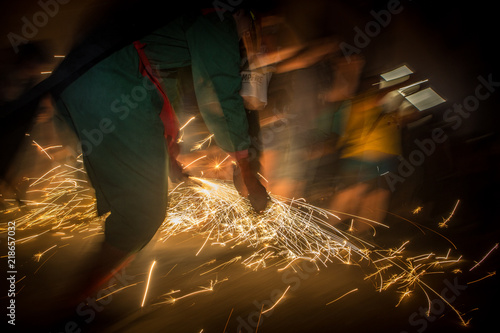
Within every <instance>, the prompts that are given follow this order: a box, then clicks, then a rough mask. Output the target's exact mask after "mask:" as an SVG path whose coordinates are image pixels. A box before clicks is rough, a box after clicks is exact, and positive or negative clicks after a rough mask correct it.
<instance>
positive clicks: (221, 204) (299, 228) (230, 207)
mask: <svg viewBox="0 0 500 333" xmlns="http://www.w3.org/2000/svg"><path fill="white" fill-rule="evenodd" d="M194 181H195V182H194V183H193V184H185V185H184V186H179V187H177V188H176V189H175V190H173V191H172V192H171V193H170V208H169V211H168V218H167V219H166V221H165V223H164V224H163V225H162V227H161V228H160V230H159V232H160V235H161V239H162V240H163V241H164V240H167V239H168V238H169V237H172V236H174V235H177V234H179V233H182V232H194V233H199V234H203V235H204V236H205V243H204V244H203V246H205V244H206V243H208V242H210V244H219V245H224V246H228V245H229V246H237V245H239V244H244V245H246V246H248V245H249V246H250V247H252V248H254V249H255V251H254V252H253V253H251V254H250V255H249V256H248V257H247V258H245V259H243V261H242V262H243V264H245V265H246V266H247V267H250V268H253V269H258V268H260V267H267V266H268V262H271V261H272V260H276V259H277V261H278V262H285V263H287V262H289V261H294V260H297V259H303V260H309V261H315V262H319V263H321V264H323V265H327V263H328V262H331V261H332V260H333V259H334V258H336V259H338V260H340V261H341V262H344V263H349V262H351V257H352V256H354V255H357V256H358V257H359V258H360V259H362V258H365V257H366V255H365V251H364V249H363V248H361V247H359V246H356V245H354V243H353V242H352V241H351V240H350V239H349V237H348V235H347V234H346V233H345V232H342V231H340V230H338V229H336V228H334V227H332V226H331V225H330V224H328V223H327V222H325V219H326V218H327V217H333V218H335V215H333V214H332V213H330V212H328V211H326V210H322V209H319V208H317V207H314V206H312V205H309V204H308V203H306V202H305V201H303V200H293V199H292V200H290V199H286V198H281V197H276V196H273V200H272V203H271V205H270V206H269V207H268V208H267V209H266V211H265V212H263V213H262V214H256V213H254V212H253V211H252V210H251V207H250V205H249V202H248V200H247V199H246V198H243V197H242V196H241V195H240V194H239V193H238V191H237V190H236V189H235V188H234V186H232V185H231V184H229V183H226V182H224V181H219V180H207V179H202V178H194ZM203 246H202V247H203ZM200 251H201V249H200Z"/></svg>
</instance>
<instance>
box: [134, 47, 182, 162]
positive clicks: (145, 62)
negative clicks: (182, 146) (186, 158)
mask: <svg viewBox="0 0 500 333" xmlns="http://www.w3.org/2000/svg"><path fill="white" fill-rule="evenodd" d="M145 46H146V44H145V43H141V42H139V41H135V42H134V47H135V49H136V50H137V54H138V55H139V59H140V64H139V70H140V71H141V74H142V75H143V76H145V77H147V78H149V80H150V81H151V82H152V83H153V84H154V85H155V87H156V89H157V90H158V92H159V93H160V94H161V96H162V97H163V106H162V109H161V112H160V118H161V120H162V122H163V126H164V127H165V131H164V135H165V138H166V140H167V145H168V152H169V154H170V155H171V156H173V157H174V158H176V157H177V155H178V154H179V145H178V143H177V136H178V135H179V121H178V119H177V116H176V115H175V112H174V109H173V108H172V105H171V104H170V101H169V100H168V97H167V94H166V93H165V91H163V88H162V86H161V84H160V81H158V78H157V77H156V76H155V75H154V74H153V68H152V67H151V64H150V63H149V59H148V57H147V56H146V53H145V52H144V47H145Z"/></svg>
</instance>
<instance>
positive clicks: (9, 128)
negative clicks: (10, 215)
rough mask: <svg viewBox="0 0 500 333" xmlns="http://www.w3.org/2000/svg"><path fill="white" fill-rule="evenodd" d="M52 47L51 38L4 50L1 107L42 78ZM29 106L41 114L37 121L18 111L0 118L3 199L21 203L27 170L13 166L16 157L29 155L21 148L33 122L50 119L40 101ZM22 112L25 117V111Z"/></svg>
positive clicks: (0, 190) (30, 165)
mask: <svg viewBox="0 0 500 333" xmlns="http://www.w3.org/2000/svg"><path fill="white" fill-rule="evenodd" d="M49 49H50V47H49V45H48V43H47V42H45V41H33V42H29V43H26V44H22V45H20V46H19V51H18V52H17V53H14V52H13V50H12V49H10V48H9V49H4V50H2V52H1V57H0V58H1V62H0V108H2V109H3V108H4V107H7V106H9V105H10V104H11V103H14V101H16V100H17V99H18V98H20V96H22V95H23V94H24V93H26V92H27V91H29V90H30V89H31V88H33V87H34V86H35V85H36V84H37V83H38V82H40V81H41V79H42V78H41V75H40V72H41V71H43V70H44V69H46V66H48V65H49V64H50V57H49V55H48V54H49ZM29 109H30V113H31V114H32V115H35V116H37V117H38V119H37V120H36V121H25V119H24V118H20V119H19V118H18V115H16V114H13V116H10V117H6V118H3V119H2V121H0V145H1V149H0V151H2V155H3V156H2V159H1V163H0V194H1V196H0V203H1V202H3V201H4V199H5V198H9V199H15V200H17V202H18V204H21V201H20V199H22V193H21V192H22V191H21V190H20V189H19V185H20V182H21V181H22V179H23V177H24V176H25V175H26V173H25V174H23V173H22V171H23V170H20V167H19V166H18V165H15V166H13V165H12V161H19V160H21V159H23V158H26V156H27V155H26V153H24V154H23V153H20V152H19V151H20V150H21V149H23V148H24V150H26V148H25V146H26V133H28V132H29V131H30V129H31V127H32V125H33V123H38V124H40V123H41V122H44V121H45V120H47V119H42V118H43V115H44V113H43V108H42V107H39V105H38V103H36V104H33V105H29ZM46 110H47V109H46ZM19 116H21V117H22V115H19ZM28 145H30V143H28ZM35 153H36V152H35ZM30 156H33V155H30ZM33 166H34V165H33V161H30V162H29V163H28V164H26V165H23V166H22V167H23V168H25V169H26V168H33ZM24 171H26V170H24ZM2 204H3V203H2Z"/></svg>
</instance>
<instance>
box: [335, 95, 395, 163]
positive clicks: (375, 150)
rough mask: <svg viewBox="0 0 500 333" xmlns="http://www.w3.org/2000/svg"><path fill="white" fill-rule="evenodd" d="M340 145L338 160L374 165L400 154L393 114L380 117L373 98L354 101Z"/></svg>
mask: <svg viewBox="0 0 500 333" xmlns="http://www.w3.org/2000/svg"><path fill="white" fill-rule="evenodd" d="M340 145H341V147H342V148H343V151H342V154H341V157H342V158H357V159H361V160H369V161H376V160H380V159H383V158H386V157H389V156H394V155H399V154H401V138H400V129H399V126H398V119H397V116H396V113H389V114H382V108H381V107H380V106H379V105H378V98H377V96H376V95H371V96H365V97H361V98H359V99H357V100H354V101H353V103H352V106H351V111H350V115H349V119H348V120H347V125H346V128H345V132H344V136H343V138H342V139H341V140H340Z"/></svg>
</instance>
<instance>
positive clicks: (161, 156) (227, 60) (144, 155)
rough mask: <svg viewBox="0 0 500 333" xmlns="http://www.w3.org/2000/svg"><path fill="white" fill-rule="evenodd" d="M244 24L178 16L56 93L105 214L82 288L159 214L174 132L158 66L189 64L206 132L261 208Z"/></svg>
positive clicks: (233, 18)
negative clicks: (248, 110) (246, 100)
mask: <svg viewBox="0 0 500 333" xmlns="http://www.w3.org/2000/svg"><path fill="white" fill-rule="evenodd" d="M221 14H222V16H221ZM250 23H251V22H250V19H249V17H248V16H247V15H245V14H244V12H243V11H242V10H238V11H236V12H233V13H231V12H229V11H225V12H223V13H221V12H218V11H217V10H206V11H199V12H194V13H189V14H184V15H182V16H180V17H178V18H176V19H174V20H172V21H170V22H169V23H167V24H166V25H164V26H163V27H161V28H159V29H156V30H155V31H153V32H152V33H149V34H147V35H145V36H143V37H142V38H140V39H139V40H137V41H135V42H134V43H130V44H129V45H126V46H124V47H122V48H120V49H119V50H117V51H116V52H113V53H112V54H111V55H109V56H107V57H106V58H104V59H103V60H101V61H99V62H98V63H97V64H95V65H94V66H92V67H91V68H90V69H88V70H86V71H85V72H84V73H83V74H82V75H80V76H79V77H78V78H76V79H75V80H73V81H72V82H71V83H70V84H69V85H67V86H65V87H64V89H60V91H59V92H58V93H57V94H55V96H54V100H55V103H56V106H57V108H58V110H59V111H60V112H61V114H62V116H63V117H66V118H67V119H68V121H69V122H70V123H71V124H72V125H73V127H74V129H75V130H76V133H77V134H78V136H79V138H80V141H81V146H82V152H83V156H84V163H85V167H86V170H87V172H88V175H89V178H90V180H91V183H92V185H93V187H94V188H95V192H96V199H97V209H98V213H99V214H105V213H108V212H110V215H109V216H108V217H107V219H106V221H105V230H104V242H103V245H102V249H101V251H100V252H99V254H98V255H97V259H96V261H95V262H94V263H93V268H92V269H91V272H90V275H91V278H90V281H89V283H88V286H87V287H86V288H87V289H84V290H85V291H84V292H85V293H87V294H88V293H91V292H92V290H96V287H97V286H99V285H102V283H103V282H104V281H105V280H106V279H107V278H109V277H110V274H112V271H113V269H116V268H117V267H119V266H120V265H121V264H123V263H124V262H127V260H129V258H131V256H133V254H135V253H137V251H139V250H141V249H142V248H143V247H144V246H145V245H146V244H147V243H148V242H149V241H150V240H151V239H152V237H153V236H154V234H155V232H156V231H157V229H158V228H159V226H160V225H161V224H162V222H163V221H164V218H165V214H166V210H167V177H168V172H167V170H168V169H169V168H168V167H169V163H168V161H169V158H170V159H172V158H175V154H176V152H175V146H176V139H177V137H176V126H175V125H176V124H175V114H172V110H171V109H169V102H168V99H167V98H166V97H167V96H168V97H170V99H172V98H173V97H174V96H173V94H174V92H173V91H172V90H169V89H165V87H166V86H167V85H166V84H165V82H162V80H161V78H160V77H158V76H157V75H156V71H162V70H169V69H175V68H179V67H184V66H191V68H192V73H193V82H194V85H195V92H196V98H197V102H198V105H199V108H200V112H201V114H202V117H203V119H204V121H205V123H206V125H207V127H208V129H209V130H210V131H211V132H212V133H213V134H214V137H215V140H216V142H217V144H218V145H219V146H220V147H221V148H222V149H223V150H225V151H226V152H228V153H229V154H231V155H232V156H233V158H234V159H235V160H236V162H237V164H238V165H239V167H240V170H241V175H242V178H243V180H244V185H245V186H246V188H247V190H248V193H249V199H250V203H251V205H252V207H253V208H254V209H255V210H256V211H257V212H261V211H263V210H264V209H265V208H266V206H267V204H268V201H269V197H268V195H267V191H266V189H265V187H264V186H263V185H262V184H261V183H260V181H259V180H258V177H257V175H256V174H255V172H253V171H252V170H251V168H250V166H249V160H248V147H249V145H250V139H249V136H248V122H247V118H246V114H245V109H244V106H243V100H242V98H241V96H240V94H239V91H240V86H241V77H240V67H239V66H240V52H239V36H241V34H242V32H243V31H245V29H248V28H249V26H250ZM165 90H167V91H166V92H164V91H165ZM169 112H170V113H169ZM172 162H175V161H172ZM170 165H173V166H175V165H176V163H170Z"/></svg>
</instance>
